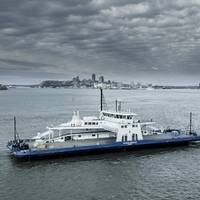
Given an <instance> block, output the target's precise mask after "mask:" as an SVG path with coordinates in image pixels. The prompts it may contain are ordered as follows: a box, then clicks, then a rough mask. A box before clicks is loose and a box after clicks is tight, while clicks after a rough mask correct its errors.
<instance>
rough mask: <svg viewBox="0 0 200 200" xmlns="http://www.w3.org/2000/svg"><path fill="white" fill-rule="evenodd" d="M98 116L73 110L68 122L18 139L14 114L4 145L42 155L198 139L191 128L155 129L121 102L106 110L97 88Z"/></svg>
mask: <svg viewBox="0 0 200 200" xmlns="http://www.w3.org/2000/svg"><path fill="white" fill-rule="evenodd" d="M100 94H101V95H100V111H99V116H98V117H95V116H89V117H83V118H81V117H80V115H79V112H78V111H77V112H74V114H73V116H72V119H71V121H69V122H67V123H63V124H60V125H58V126H54V127H47V130H46V131H45V132H44V133H37V134H36V136H34V137H33V138H30V139H20V138H19V134H18V133H17V130H16V118H15V117H14V139H13V140H11V141H9V142H8V144H7V147H8V149H9V150H10V153H11V155H12V156H14V157H15V158H28V159H31V158H36V159H37V158H44V157H58V156H72V155H80V154H89V153H101V152H110V151H119V150H128V149H138V148H153V147H164V146H170V145H175V146H178V145H185V144H188V143H191V142H195V141H200V136H198V135H197V134H196V133H195V132H193V131H192V129H191V127H192V125H191V124H192V115H190V131H189V132H185V131H182V130H179V129H159V128H155V127H154V126H155V122H153V121H152V120H149V121H142V120H140V119H138V117H137V114H135V113H132V112H127V111H126V112H125V111H122V109H121V102H119V101H116V102H115V110H114V111H113V110H107V109H105V108H104V107H105V106H103V105H104V103H105V102H103V100H104V96H103V90H102V89H100Z"/></svg>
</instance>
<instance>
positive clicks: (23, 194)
mask: <svg viewBox="0 0 200 200" xmlns="http://www.w3.org/2000/svg"><path fill="white" fill-rule="evenodd" d="M104 93H105V96H106V100H107V103H108V105H109V107H110V108H112V104H113V102H114V100H115V99H116V98H118V99H120V100H125V101H126V103H125V105H124V107H125V108H132V109H133V110H134V111H135V112H136V113H138V114H139V116H140V117H141V118H143V119H150V118H153V119H154V120H155V121H158V122H159V124H160V125H162V126H164V127H168V126H170V127H181V128H186V127H187V126H188V121H189V112H190V111H192V112H194V125H195V128H196V130H198V131H199V132H200V123H199V122H200V120H199V119H200V118H199V117H200V91H199V90H156V91H115V90H107V91H104ZM98 109H99V91H98V90H89V89H88V90H84V89H82V90H79V89H76V90H70V89H12V90H9V91H1V92H0V200H7V199H9V200H11V199H20V200H24V199H29V200H36V199H48V200H56V199H70V200H71V199H81V200H82V199H83V200H99V199H102V200H104V199H120V200H121V199H149V200H150V199H155V200H158V199H159V200H160V199H170V200H171V199H180V200H183V199H195V200H196V199H199V196H200V184H199V181H200V145H190V146H189V147H180V148H165V149H156V150H155V149H154V150H141V151H137V152H128V153H126V152H122V153H113V154H104V155H93V156H84V157H75V158H62V159H54V160H53V159H51V160H42V161H32V162H31V161H27V162H17V161H15V160H13V159H11V158H10V157H9V153H8V151H7V149H6V148H5V145H6V142H7V141H8V140H9V139H11V138H12V136H13V122H12V118H13V116H14V115H16V117H17V125H18V132H19V133H20V135H21V137H30V136H33V135H34V134H35V133H36V132H41V131H44V130H45V127H46V126H48V125H51V124H57V123H62V122H65V121H67V120H69V119H70V118H71V115H72V112H73V111H74V110H79V111H80V113H81V114H82V115H88V114H89V115H96V114H97V110H98Z"/></svg>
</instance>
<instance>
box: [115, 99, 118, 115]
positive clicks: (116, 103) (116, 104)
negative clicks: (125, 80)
mask: <svg viewBox="0 0 200 200" xmlns="http://www.w3.org/2000/svg"><path fill="white" fill-rule="evenodd" d="M117 106H118V102H117V99H116V100H115V111H116V112H117V111H118V109H117Z"/></svg>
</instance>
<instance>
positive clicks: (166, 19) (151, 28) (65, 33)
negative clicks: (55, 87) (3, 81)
mask: <svg viewBox="0 0 200 200" xmlns="http://www.w3.org/2000/svg"><path fill="white" fill-rule="evenodd" d="M199 10H200V2H199V1H198V0H191V1H187V0H177V1H172V0H169V1H168V0H149V1H147V0H134V1H130V0H124V1H121V0H57V1H53V0H43V1H39V0H33V1H27V0H18V1H16V0H9V1H7V0H1V1H0V57H1V59H0V71H1V69H3V70H4V75H5V74H6V68H7V69H8V70H7V74H6V75H7V76H9V74H10V73H11V70H14V71H15V72H16V71H18V74H20V72H21V74H23V73H22V72H23V71H24V70H25V71H27V70H28V71H29V70H30V69H31V70H30V76H31V73H32V74H33V76H35V75H34V73H33V72H34V71H35V72H38V71H41V72H42V73H44V77H45V72H46V76H47V78H48V75H49V74H48V73H52V74H53V73H57V72H59V73H62V74H66V76H72V75H74V74H76V73H79V74H83V75H84V74H89V73H93V72H95V73H99V74H100V73H103V74H107V76H115V77H117V78H118V79H120V78H123V79H129V80H131V79H135V78H138V77H139V78H141V79H142V78H146V77H148V76H149V77H152V79H154V80H155V78H154V77H155V76H157V77H158V76H159V77H162V76H163V77H166V73H167V74H168V76H170V75H171V74H173V75H174V74H175V75H176V76H177V77H179V76H180V75H181V76H182V75H184V76H187V74H188V72H189V73H190V74H191V75H194V76H195V75H196V74H197V73H200V68H199V56H198V55H199V53H200V48H199V44H200V37H199V32H200V28H199V27H200V12H199ZM20 66H21V67H20ZM155 66H156V67H155ZM0 76H1V74H0ZM22 78H23V75H22ZM166 79H167V77H166Z"/></svg>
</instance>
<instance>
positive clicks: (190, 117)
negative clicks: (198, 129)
mask: <svg viewBox="0 0 200 200" xmlns="http://www.w3.org/2000/svg"><path fill="white" fill-rule="evenodd" d="M189 133H190V134H192V112H190V132H189Z"/></svg>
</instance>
